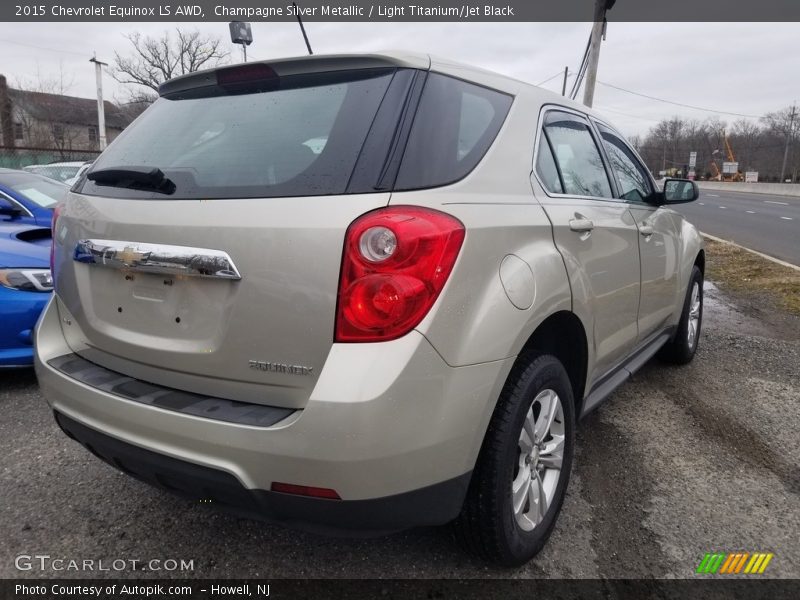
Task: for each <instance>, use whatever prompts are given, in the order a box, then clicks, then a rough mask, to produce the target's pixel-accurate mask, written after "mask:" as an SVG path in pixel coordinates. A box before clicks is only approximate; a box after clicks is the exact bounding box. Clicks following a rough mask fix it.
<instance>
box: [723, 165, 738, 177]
mask: <svg viewBox="0 0 800 600" xmlns="http://www.w3.org/2000/svg"><path fill="white" fill-rule="evenodd" d="M722 172H723V173H725V174H726V175H736V173H738V172H739V163H738V162H724V163H722Z"/></svg>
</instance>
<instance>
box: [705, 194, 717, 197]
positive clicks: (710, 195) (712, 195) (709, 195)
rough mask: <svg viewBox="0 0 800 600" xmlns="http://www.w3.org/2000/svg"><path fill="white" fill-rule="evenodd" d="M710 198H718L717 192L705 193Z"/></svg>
mask: <svg viewBox="0 0 800 600" xmlns="http://www.w3.org/2000/svg"><path fill="white" fill-rule="evenodd" d="M706 195H707V196H708V197H710V198H719V194H706Z"/></svg>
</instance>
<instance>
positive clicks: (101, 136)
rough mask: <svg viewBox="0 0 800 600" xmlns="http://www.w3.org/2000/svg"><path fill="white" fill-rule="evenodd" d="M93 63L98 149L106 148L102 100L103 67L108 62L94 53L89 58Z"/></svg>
mask: <svg viewBox="0 0 800 600" xmlns="http://www.w3.org/2000/svg"><path fill="white" fill-rule="evenodd" d="M89 62H93V63H94V74H95V78H96V79H97V139H98V141H99V143H100V151H101V152H102V151H103V150H105V149H106V106H105V103H104V102H103V67H107V66H108V64H107V63H104V62H100V61H99V60H97V55H96V54H95V55H94V56H93V57H92V58H90V59H89Z"/></svg>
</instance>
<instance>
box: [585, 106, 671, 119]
mask: <svg viewBox="0 0 800 600" xmlns="http://www.w3.org/2000/svg"><path fill="white" fill-rule="evenodd" d="M595 109H597V110H598V111H599V112H612V113H615V114H618V115H622V116H624V117H630V118H631V119H641V120H642V121H651V122H653V123H660V122H661V121H662V119H653V118H650V117H640V116H639V115H632V114H630V113H626V112H622V111H620V110H615V109H613V108H606V107H605V106H595Z"/></svg>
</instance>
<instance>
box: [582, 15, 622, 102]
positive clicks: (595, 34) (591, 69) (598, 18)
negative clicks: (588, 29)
mask: <svg viewBox="0 0 800 600" xmlns="http://www.w3.org/2000/svg"><path fill="white" fill-rule="evenodd" d="M615 2H616V0H594V25H593V26H592V39H591V42H590V43H589V64H588V65H587V67H586V84H585V86H584V88H583V103H584V104H585V105H586V106H588V107H589V108H591V107H592V101H593V100H594V86H595V83H596V82H597V64H598V63H599V62H600V43H601V42H602V39H603V37H604V36H605V29H606V12H607V11H609V10H611V7H612V6H614V3H615Z"/></svg>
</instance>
